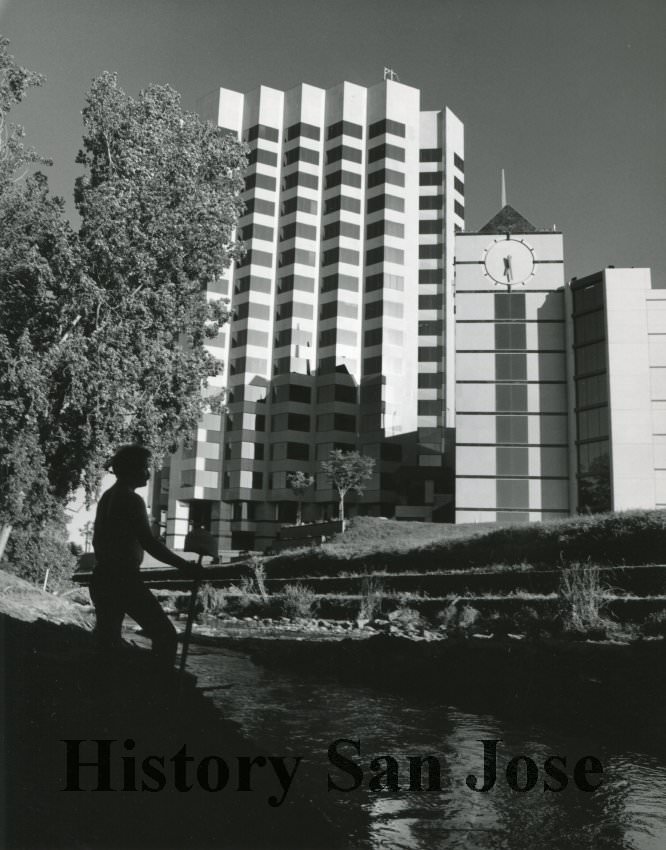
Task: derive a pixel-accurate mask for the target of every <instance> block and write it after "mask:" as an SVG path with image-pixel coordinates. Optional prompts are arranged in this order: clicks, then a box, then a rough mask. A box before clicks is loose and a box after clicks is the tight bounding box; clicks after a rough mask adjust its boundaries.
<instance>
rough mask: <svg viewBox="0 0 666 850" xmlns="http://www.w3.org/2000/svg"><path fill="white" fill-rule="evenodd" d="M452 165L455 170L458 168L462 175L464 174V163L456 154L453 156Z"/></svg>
mask: <svg viewBox="0 0 666 850" xmlns="http://www.w3.org/2000/svg"><path fill="white" fill-rule="evenodd" d="M453 164H454V165H455V167H456V168H458V169H459V170H460V171H462V173H463V174H464V173H465V161H464V160H463V159H462V158H461V157H459V156H458V154H457V153H454V154H453Z"/></svg>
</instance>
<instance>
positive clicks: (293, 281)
mask: <svg viewBox="0 0 666 850" xmlns="http://www.w3.org/2000/svg"><path fill="white" fill-rule="evenodd" d="M293 289H297V290H299V291H300V292H314V289H315V281H314V280H313V279H312V278H310V277H303V275H300V274H288V275H285V276H284V277H281V278H280V280H279V282H278V292H291V291H292V290H293Z"/></svg>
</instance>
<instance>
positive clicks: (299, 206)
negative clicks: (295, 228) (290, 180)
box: [282, 195, 317, 215]
mask: <svg viewBox="0 0 666 850" xmlns="http://www.w3.org/2000/svg"><path fill="white" fill-rule="evenodd" d="M293 212H304V213H309V214H310V215H317V202H316V201H313V200H312V199H311V198H301V197H299V196H298V195H296V196H295V197H293V198H289V199H288V200H286V201H283V203H282V215H289V214H290V213H293Z"/></svg>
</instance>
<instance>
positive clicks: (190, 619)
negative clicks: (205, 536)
mask: <svg viewBox="0 0 666 850" xmlns="http://www.w3.org/2000/svg"><path fill="white" fill-rule="evenodd" d="M202 560H203V555H199V560H198V561H197V568H198V569H197V573H198V574H200V572H201V562H202ZM200 584H201V579H200V578H195V579H194V582H193V584H192V592H191V594H190V609H189V611H188V612H187V623H186V625H185V634H184V636H183V649H182V651H181V654H180V672H181V673H184V672H185V663H186V662H187V652H188V650H189V648H190V638H191V637H192V624H193V623H194V615H195V614H196V610H197V594H198V593H199V585H200Z"/></svg>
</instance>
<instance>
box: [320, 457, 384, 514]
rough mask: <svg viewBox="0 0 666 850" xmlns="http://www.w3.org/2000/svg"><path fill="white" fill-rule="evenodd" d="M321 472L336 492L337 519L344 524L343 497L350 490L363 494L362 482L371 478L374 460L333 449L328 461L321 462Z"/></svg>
mask: <svg viewBox="0 0 666 850" xmlns="http://www.w3.org/2000/svg"><path fill="white" fill-rule="evenodd" d="M321 468H322V471H323V472H324V473H325V474H326V475H327V476H328V478H329V480H330V482H331V484H332V485H333V486H334V487H335V489H336V490H337V491H338V497H339V500H340V501H339V511H340V515H339V519H340V520H342V521H343V522H344V518H345V496H346V495H347V493H348V492H349V491H350V490H353V491H354V492H356V493H358V494H359V495H360V494H361V493H363V490H364V489H365V487H364V482H365V481H367V480H368V479H369V478H372V475H373V472H374V468H375V459H374V458H372V457H368V455H363V454H361V453H360V452H345V451H342V449H335V450H334V451H332V452H329V453H328V460H324V461H322V462H321Z"/></svg>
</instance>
